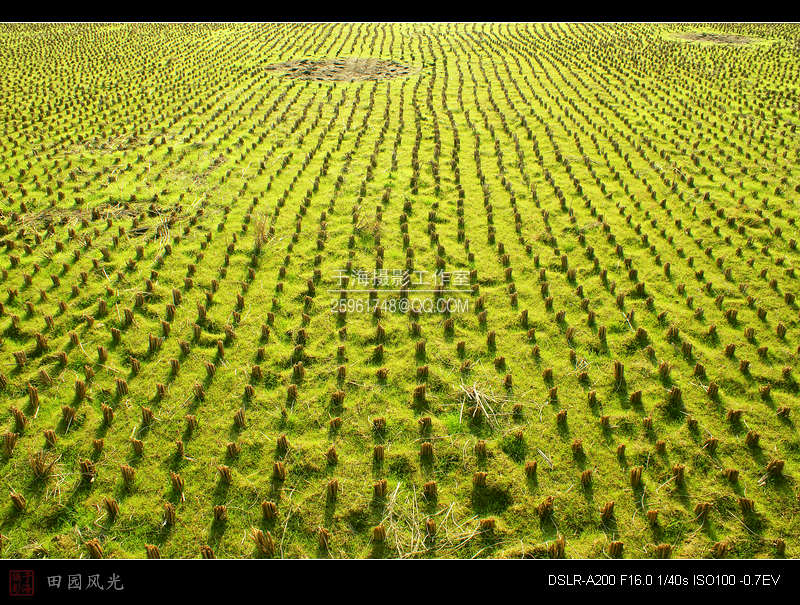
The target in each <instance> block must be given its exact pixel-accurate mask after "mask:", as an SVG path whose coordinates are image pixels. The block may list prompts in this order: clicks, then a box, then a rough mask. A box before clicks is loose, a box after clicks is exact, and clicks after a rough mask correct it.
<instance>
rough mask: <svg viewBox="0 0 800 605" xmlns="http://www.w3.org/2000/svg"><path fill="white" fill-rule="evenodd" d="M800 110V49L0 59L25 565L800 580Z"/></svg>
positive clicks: (166, 53) (636, 37) (77, 47)
mask: <svg viewBox="0 0 800 605" xmlns="http://www.w3.org/2000/svg"><path fill="white" fill-rule="evenodd" d="M354 59H369V60H368V61H358V60H354ZM315 62H317V63H315ZM799 93H800V26H798V25H756V24H747V25H719V24H712V25H700V24H695V25H672V24H669V25H656V24H649V25H648V24H620V25H611V24H609V25H601V24H413V23H404V24H377V23H374V24H216V25H214V24H192V25H181V24H162V25H159V24H124V25H121V24H120V25H118V24H93V25H87V24H49V25H45V24H42V25H36V24H28V25H3V26H0V98H1V99H2V102H1V103H0V120H1V122H0V210H2V212H1V213H0V238H1V239H2V241H0V244H2V246H1V247H0V267H1V268H2V275H0V282H1V284H0V302H2V305H0V338H1V339H2V340H1V341H0V343H1V344H0V372H1V373H2V376H0V414H1V415H0V439H2V442H0V450H1V451H0V482H1V483H2V492H3V493H2V498H3V500H2V501H0V535H2V539H0V543H2V552H0V556H2V557H10V558H17V557H21V558H26V557H61V558H77V557H87V556H95V557H97V556H103V557H110V558H128V557H145V556H150V557H157V556H161V557H163V558H167V557H169V558H191V557H200V556H205V557H210V556H216V557H219V558H221V557H227V558H242V557H276V558H277V557H283V558H299V557H343V558H365V557H390V558H398V557H404V558H407V557H427V558H450V557H463V558H469V557H523V556H524V557H570V558H578V557H584V558H592V557H613V556H617V557H618V556H622V557H632V558H646V557H667V556H671V557H675V558H698V557H722V556H725V557H737V558H749V557H779V556H787V557H798V556H800V543H798V537H800V500H798V479H800V466H799V465H800V435H798V429H797V424H796V422H797V419H798V415H800V404H799V401H798V381H800V369H797V368H796V364H797V360H798V355H800V347H799V345H800V339H798V332H799V331H800V324H799V319H800V318H799V316H798V297H800V292H799V291H798V290H800V288H798V283H800V282H799V281H798V278H799V276H798V271H800V267H798V264H800V253H799V252H798V250H797V239H798V226H797V223H796V221H797V219H798V218H799V217H800V204H798V199H800V166H799V165H798V160H799V159H800V135H799V134H798V132H797V125H798V121H799V118H798V113H799V112H800V96H799ZM437 272H444V277H445V278H447V277H449V278H450V281H449V282H448V281H446V279H445V281H439V282H438V285H437V281H436V280H437V277H441V273H437ZM344 277H346V278H347V279H343V278H344ZM426 280H427V281H426ZM409 282H410V283H409ZM442 284H443V285H442ZM425 290H429V291H427V292H426V291H425ZM452 290H456V291H455V292H454V291H452ZM409 300H410V301H412V304H411V305H410V307H409V308H408V309H407V308H406V301H409ZM413 301H427V304H428V306H427V307H426V306H425V305H424V304H423V306H422V308H421V309H419V312H414V309H415V308H418V307H415V306H414V304H413ZM437 301H444V302H448V301H449V303H453V302H455V303H456V304H455V306H453V305H450V306H449V310H445V309H443V306H442V303H441V302H438V303H437Z"/></svg>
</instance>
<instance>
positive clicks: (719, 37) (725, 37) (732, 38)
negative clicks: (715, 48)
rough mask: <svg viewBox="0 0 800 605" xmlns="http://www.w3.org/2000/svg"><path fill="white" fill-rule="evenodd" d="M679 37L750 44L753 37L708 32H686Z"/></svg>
mask: <svg viewBox="0 0 800 605" xmlns="http://www.w3.org/2000/svg"><path fill="white" fill-rule="evenodd" d="M678 37H679V38H682V39H684V40H689V41H690V42H712V43H714V44H751V43H752V42H753V38H748V37H747V36H739V35H738V34H712V33H709V32H687V33H684V34H678Z"/></svg>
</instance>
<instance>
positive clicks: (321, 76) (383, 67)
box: [266, 57, 419, 82]
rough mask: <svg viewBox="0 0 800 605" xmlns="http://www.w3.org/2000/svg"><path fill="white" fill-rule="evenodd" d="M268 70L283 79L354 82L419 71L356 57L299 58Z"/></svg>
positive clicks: (394, 63) (395, 64)
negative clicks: (281, 74)
mask: <svg viewBox="0 0 800 605" xmlns="http://www.w3.org/2000/svg"><path fill="white" fill-rule="evenodd" d="M266 69H269V70H275V71H281V72H283V76H284V77H287V78H294V79H297V80H328V81H340V82H355V81H361V80H385V79H388V78H397V77H401V76H408V75H409V74H411V73H415V72H416V71H419V70H418V69H415V68H413V67H409V66H408V65H402V64H400V63H397V62H395V61H389V60H386V59H371V58H357V57H352V58H349V59H322V60H314V59H300V60H298V61H284V62H283V63H273V64H272V65H268V66H267V67H266Z"/></svg>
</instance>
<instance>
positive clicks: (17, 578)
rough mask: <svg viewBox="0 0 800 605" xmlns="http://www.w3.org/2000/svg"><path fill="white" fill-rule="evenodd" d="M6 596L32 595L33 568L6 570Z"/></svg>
mask: <svg viewBox="0 0 800 605" xmlns="http://www.w3.org/2000/svg"><path fill="white" fill-rule="evenodd" d="M8 596H10V597H32V596H33V570H32V569H11V570H9V572H8Z"/></svg>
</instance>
